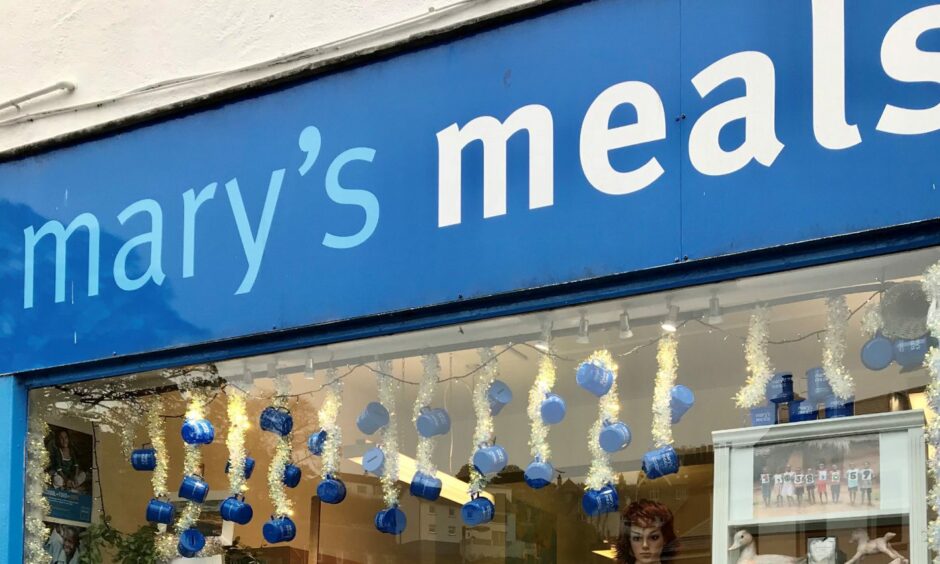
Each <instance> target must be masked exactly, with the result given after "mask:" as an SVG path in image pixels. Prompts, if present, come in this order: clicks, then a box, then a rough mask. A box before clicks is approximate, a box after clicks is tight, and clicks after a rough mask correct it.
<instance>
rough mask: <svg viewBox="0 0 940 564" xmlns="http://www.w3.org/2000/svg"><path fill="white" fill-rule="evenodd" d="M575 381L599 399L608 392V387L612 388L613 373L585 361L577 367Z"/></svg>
mask: <svg viewBox="0 0 940 564" xmlns="http://www.w3.org/2000/svg"><path fill="white" fill-rule="evenodd" d="M575 380H576V381H577V383H578V385H579V386H581V387H582V388H584V389H585V390H587V391H589V392H591V393H592V394H594V395H595V396H597V397H601V396H602V395H604V394H606V393H607V392H609V391H610V387H611V386H613V384H614V373H613V372H612V371H610V370H608V369H607V368H605V367H604V366H602V365H601V363H599V362H590V361H585V362H582V363H581V365H580V366H578V371H577V373H576V374H575Z"/></svg>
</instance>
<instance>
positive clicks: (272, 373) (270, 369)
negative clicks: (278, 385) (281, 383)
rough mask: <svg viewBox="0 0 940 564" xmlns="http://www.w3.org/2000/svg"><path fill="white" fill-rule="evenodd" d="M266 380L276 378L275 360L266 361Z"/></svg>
mask: <svg viewBox="0 0 940 564" xmlns="http://www.w3.org/2000/svg"><path fill="white" fill-rule="evenodd" d="M268 378H270V379H272V380H274V379H276V378H277V360H269V361H268Z"/></svg>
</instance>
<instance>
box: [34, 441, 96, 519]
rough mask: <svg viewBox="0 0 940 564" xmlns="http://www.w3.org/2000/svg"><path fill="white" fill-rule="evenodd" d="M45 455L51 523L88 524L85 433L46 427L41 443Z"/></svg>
mask: <svg viewBox="0 0 940 564" xmlns="http://www.w3.org/2000/svg"><path fill="white" fill-rule="evenodd" d="M45 444H46V449H47V450H48V452H49V468H48V469H47V472H48V473H49V488H48V489H47V490H46V491H45V492H44V493H43V495H44V496H45V497H46V499H47V500H49V517H50V518H51V520H52V521H59V520H64V521H69V522H79V523H91V509H92V495H91V484H92V475H91V467H92V457H93V455H92V452H93V448H92V446H93V441H92V437H91V435H90V434H88V433H82V432H80V431H76V430H74V429H68V428H66V427H59V426H58V425H49V434H48V435H46V439H45Z"/></svg>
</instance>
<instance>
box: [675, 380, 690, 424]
mask: <svg viewBox="0 0 940 564" xmlns="http://www.w3.org/2000/svg"><path fill="white" fill-rule="evenodd" d="M693 405H695V394H694V393H693V392H692V390H690V389H689V387H688V386H683V385H682V384H677V385H675V386H673V387H672V391H671V392H670V393H669V408H670V410H671V411H672V424H673V425H675V424H676V423H678V422H679V420H681V419H682V416H683V415H685V414H686V412H687V411H689V410H690V409H692V406H693Z"/></svg>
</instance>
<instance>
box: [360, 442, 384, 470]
mask: <svg viewBox="0 0 940 564" xmlns="http://www.w3.org/2000/svg"><path fill="white" fill-rule="evenodd" d="M384 468H385V453H384V452H382V449H380V448H379V447H372V448H370V449H369V450H367V451H366V453H365V454H363V455H362V469H363V470H365V471H366V472H369V473H371V474H375V475H376V476H381V475H382V470H383V469H384Z"/></svg>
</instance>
